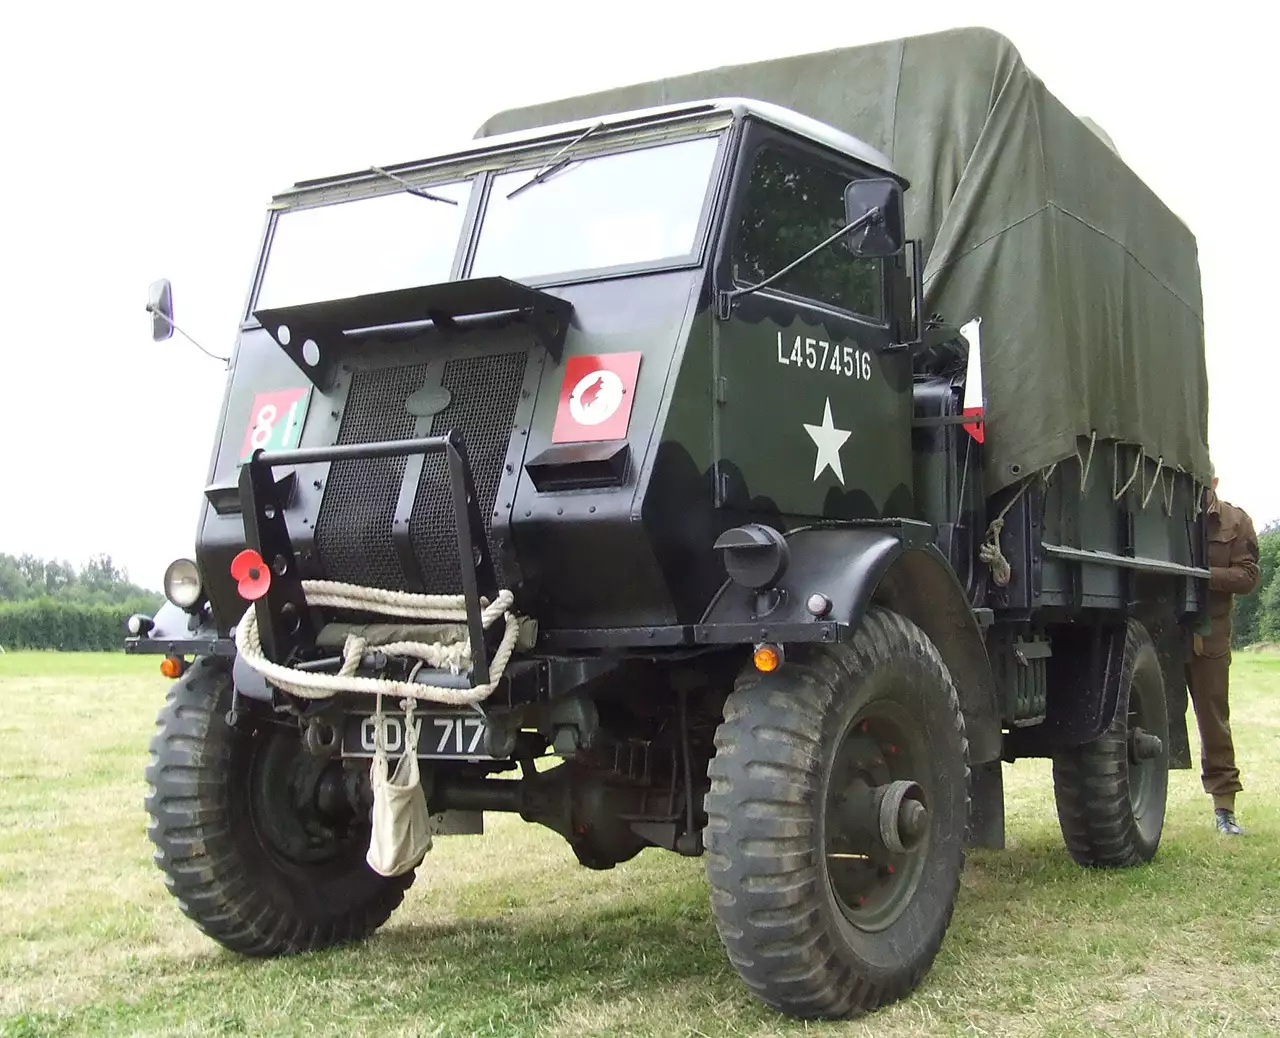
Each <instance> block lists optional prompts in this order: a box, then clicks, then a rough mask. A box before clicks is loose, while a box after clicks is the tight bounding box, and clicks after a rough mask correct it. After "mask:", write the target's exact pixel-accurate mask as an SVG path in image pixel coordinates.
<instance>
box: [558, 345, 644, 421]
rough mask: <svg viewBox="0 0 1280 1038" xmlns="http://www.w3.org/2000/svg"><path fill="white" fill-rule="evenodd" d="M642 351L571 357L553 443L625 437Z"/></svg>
mask: <svg viewBox="0 0 1280 1038" xmlns="http://www.w3.org/2000/svg"><path fill="white" fill-rule="evenodd" d="M640 357H641V354H640V353H639V352H635V353H599V354H587V355H586V356H583V357H570V358H569V359H568V360H567V361H565V366H564V381H563V382H561V384H560V406H559V407H558V408H557V409H556V425H555V429H554V430H553V431H552V433H551V442H552V443H585V442H588V441H596V440H621V439H624V438H625V437H626V435H627V427H628V426H629V425H630V424H631V404H632V401H633V400H634V399H635V395H636V377H637V376H638V375H639V373H640Z"/></svg>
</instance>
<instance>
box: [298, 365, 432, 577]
mask: <svg viewBox="0 0 1280 1038" xmlns="http://www.w3.org/2000/svg"><path fill="white" fill-rule="evenodd" d="M426 374H427V365H425V364H415V365H412V366H409V367H402V368H383V369H381V370H377V371H363V370H357V371H356V372H354V373H353V375H352V378H351V390H350V393H349V395H348V397H347V406H346V410H345V411H344V413H343V416H342V427H341V429H340V430H339V432H338V443H342V444H345V443H370V442H373V441H375V440H399V439H404V438H406V437H408V436H411V435H413V424H414V417H413V415H411V414H410V413H409V412H408V411H406V410H405V407H404V405H405V401H406V400H408V398H409V394H410V393H412V392H413V391H414V390H415V389H417V388H418V387H419V386H420V385H422V381H423V379H424V378H425V377H426ZM404 469H405V459H404V458H358V459H353V460H347V461H335V462H334V463H333V464H332V466H331V467H330V469H329V480H328V483H327V484H326V486H325V493H324V500H323V502H322V503H321V505H320V514H319V516H318V517H317V519H316V553H317V554H318V555H319V557H320V563H321V566H322V567H323V569H324V573H325V575H326V576H327V577H328V578H329V579H330V580H344V581H350V582H351V583H355V584H365V585H370V586H373V587H380V588H387V589H392V590H398V589H403V588H404V587H405V575H404V568H403V567H402V566H401V565H400V560H399V558H398V556H397V555H396V549H395V544H394V542H393V541H392V539H391V524H392V521H393V520H394V518H395V511H396V500H397V499H398V498H399V496H400V483H401V480H403V479H404Z"/></svg>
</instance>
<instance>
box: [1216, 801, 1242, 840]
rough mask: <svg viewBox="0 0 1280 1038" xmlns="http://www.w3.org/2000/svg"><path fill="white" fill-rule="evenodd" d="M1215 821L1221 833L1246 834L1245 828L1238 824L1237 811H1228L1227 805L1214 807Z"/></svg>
mask: <svg viewBox="0 0 1280 1038" xmlns="http://www.w3.org/2000/svg"><path fill="white" fill-rule="evenodd" d="M1213 821H1214V824H1215V825H1216V826H1217V827H1218V832H1220V833H1226V834H1227V835H1228V836H1242V835H1243V834H1244V830H1243V829H1241V828H1240V826H1239V825H1237V824H1236V813H1235V812H1234V811H1228V810H1227V809H1226V808H1225V807H1216V808H1214V810H1213Z"/></svg>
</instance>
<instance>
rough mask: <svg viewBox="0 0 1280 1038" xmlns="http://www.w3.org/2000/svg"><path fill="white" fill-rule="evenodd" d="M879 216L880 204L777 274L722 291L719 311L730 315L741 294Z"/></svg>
mask: <svg viewBox="0 0 1280 1038" xmlns="http://www.w3.org/2000/svg"><path fill="white" fill-rule="evenodd" d="M879 218H880V208H879V207H878V206H877V207H876V208H874V209H868V210H867V211H866V212H865V213H863V214H862V215H861V216H859V217H858V218H857V219H856V220H854V221H853V223H850V224H846V225H845V226H844V227H841V228H840V230H838V231H836V233H835V234H833V235H832V236H831V237H830V238H828V239H826V241H823V242H821V243H820V244H818V245H815V246H814V247H813V248H812V249H810V250H809V251H808V252H806V253H805V254H804V255H803V256H801V257H800V258H799V259H797V260H792V261H791V262H790V263H788V264H787V265H786V266H785V267H783V268H782V269H781V270H780V271H778V272H777V273H776V274H771V275H769V277H767V278H765V279H764V280H763V281H761V282H760V283H759V284H756V285H747V286H745V287H744V288H735V289H732V290H726V291H723V292H721V293H720V296H719V305H718V306H717V308H716V310H717V313H718V314H719V315H720V316H721V317H728V316H729V313H728V312H729V308H730V306H731V305H732V303H733V301H734V300H735V299H737V298H738V297H739V296H745V295H748V294H749V293H751V292H755V291H757V290H759V289H761V288H764V287H765V286H767V285H771V284H773V282H775V281H777V280H778V278H780V277H782V275H784V274H788V273H790V272H791V271H793V270H795V268H796V267H798V266H800V264H801V263H803V262H804V261H805V260H807V259H808V258H809V257H810V256H812V255H814V254H815V253H818V252H821V251H822V250H823V249H825V248H826V247H827V246H828V245H830V244H831V243H832V242H833V241H835V240H836V239H837V238H839V237H840V236H841V235H844V234H848V233H849V232H850V231H856V230H857V229H858V228H859V227H861V226H862V225H863V224H865V223H868V222H870V221H872V220H878V219H879Z"/></svg>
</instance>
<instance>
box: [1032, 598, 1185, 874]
mask: <svg viewBox="0 0 1280 1038" xmlns="http://www.w3.org/2000/svg"><path fill="white" fill-rule="evenodd" d="M1135 675H1136V676H1137V677H1138V678H1139V679H1140V680H1145V681H1147V682H1148V684H1147V689H1146V694H1147V695H1149V696H1150V697H1151V702H1150V704H1149V706H1150V708H1151V709H1154V710H1156V711H1157V713H1158V717H1159V718H1160V720H1161V722H1162V723H1160V724H1159V725H1158V728H1157V730H1156V733H1155V734H1157V735H1159V736H1160V738H1161V739H1163V740H1164V751H1163V756H1162V760H1163V761H1164V762H1165V764H1166V767H1165V772H1164V776H1163V778H1162V780H1161V782H1160V783H1159V785H1160V792H1159V802H1158V808H1159V810H1158V814H1157V815H1156V816H1155V819H1154V821H1153V822H1152V823H1151V824H1152V825H1153V826H1154V828H1155V833H1154V838H1149V837H1147V838H1144V836H1143V834H1142V832H1141V830H1140V828H1139V826H1138V823H1137V821H1136V820H1135V818H1134V813H1133V809H1132V805H1131V804H1130V801H1129V770H1128V759H1129V745H1128V730H1129V725H1128V716H1127V715H1128V703H1129V696H1130V691H1131V686H1130V683H1131V682H1132V681H1133V680H1134V677H1135ZM1120 682H1121V697H1120V701H1119V703H1118V704H1117V706H1116V717H1115V720H1113V721H1112V723H1111V726H1110V727H1109V728H1108V729H1107V730H1106V731H1105V732H1103V733H1102V735H1100V736H1098V738H1097V739H1095V740H1093V742H1090V743H1088V744H1086V745H1084V746H1081V747H1076V748H1073V749H1071V750H1065V751H1061V752H1059V753H1056V754H1054V757H1053V795H1054V800H1055V802H1056V804H1057V809H1058V824H1059V828H1060V829H1061V830H1062V838H1063V842H1064V843H1065V844H1066V847H1067V853H1068V854H1070V856H1071V858H1072V860H1073V861H1075V862H1076V864H1078V865H1083V866H1085V867H1091V868H1129V867H1132V866H1135V865H1142V864H1145V863H1146V862H1148V861H1150V860H1151V859H1152V858H1153V857H1154V856H1155V853H1156V850H1157V849H1158V847H1159V844H1160V833H1161V830H1162V829H1163V825H1164V811H1165V802H1166V797H1167V793H1168V768H1167V762H1168V753H1169V726H1168V713H1167V712H1168V701H1167V699H1166V690H1165V687H1164V673H1163V671H1162V669H1161V667H1160V659H1159V656H1158V655H1157V653H1156V648H1155V643H1154V642H1153V641H1152V639H1151V635H1150V634H1149V633H1148V631H1147V629H1146V628H1145V627H1144V626H1143V625H1142V624H1141V623H1139V622H1138V621H1137V620H1130V621H1129V622H1128V628H1127V630H1126V634H1125V644H1124V661H1123V663H1122V666H1121V672H1120Z"/></svg>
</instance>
